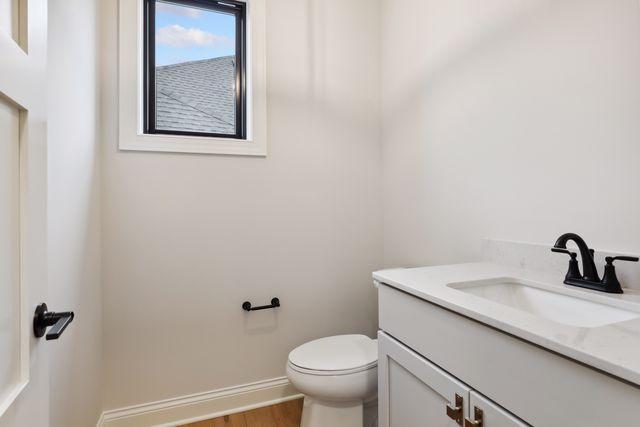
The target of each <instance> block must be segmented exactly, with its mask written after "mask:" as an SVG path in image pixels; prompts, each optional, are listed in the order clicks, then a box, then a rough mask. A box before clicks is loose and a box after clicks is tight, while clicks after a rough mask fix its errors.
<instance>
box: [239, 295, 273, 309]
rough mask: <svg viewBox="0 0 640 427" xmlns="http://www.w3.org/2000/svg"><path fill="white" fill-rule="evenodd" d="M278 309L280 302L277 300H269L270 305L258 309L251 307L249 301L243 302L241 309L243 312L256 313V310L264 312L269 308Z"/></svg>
mask: <svg viewBox="0 0 640 427" xmlns="http://www.w3.org/2000/svg"><path fill="white" fill-rule="evenodd" d="M276 307H280V300H279V299H278V298H273V299H271V304H270V305H261V306H258V307H251V303H250V302H249V301H245V302H243V303H242V309H243V310H244V311H257V310H266V309H269V308H276Z"/></svg>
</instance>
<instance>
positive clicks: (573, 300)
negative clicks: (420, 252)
mask: <svg viewBox="0 0 640 427" xmlns="http://www.w3.org/2000/svg"><path fill="white" fill-rule="evenodd" d="M448 286H449V287H450V288H454V289H457V290H459V291H461V292H465V293H467V294H471V295H475V296H477V297H480V298H484V299H487V300H490V301H493V302H496V303H498V304H502V305H506V306H509V307H511V308H514V309H517V310H521V311H524V312H527V313H530V314H533V315H536V316H539V317H543V318H546V319H548V320H552V321H554V322H558V323H563V324H565V325H569V326H577V327H581V328H595V327H598V326H605V325H610V324H612V323H618V322H624V321H627V320H631V319H635V318H638V317H640V312H636V311H632V310H627V309H624V308H620V307H614V306H613V305H609V304H604V303H602V302H599V301H594V300H588V299H586V298H589V297H592V295H591V294H589V293H584V294H585V295H584V296H582V295H581V296H580V297H578V296H575V295H574V292H575V291H574V292H567V293H559V292H555V291H551V290H547V289H542V287H541V285H539V284H533V283H530V282H525V281H521V280H518V279H511V278H501V279H490V280H482V281H476V282H463V283H453V284H450V285H448ZM578 292H580V291H578ZM594 299H596V298H594ZM614 301H615V300H614ZM612 302H613V301H612Z"/></svg>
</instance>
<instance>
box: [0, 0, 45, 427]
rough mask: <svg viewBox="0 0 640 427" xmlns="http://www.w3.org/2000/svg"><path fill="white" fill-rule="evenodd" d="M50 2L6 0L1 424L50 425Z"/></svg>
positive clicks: (0, 147) (0, 12) (1, 63)
mask: <svg viewBox="0 0 640 427" xmlns="http://www.w3.org/2000/svg"><path fill="white" fill-rule="evenodd" d="M46 35H47V9H46V1H45V0H0V427H5V426H6V427H9V426H11V427H22V426H25V427H26V426H38V427H40V426H48V425H49V400H48V395H49V373H48V370H47V356H46V352H45V350H46V349H45V346H44V341H39V340H38V339H37V338H35V337H34V334H33V328H32V319H33V313H34V310H35V308H36V306H37V305H38V304H39V303H41V302H42V301H44V300H45V297H46V283H45V280H46V238H45V236H46V201H47V192H46V178H47V175H46V117H45V115H46V109H45V108H46V105H45V99H44V94H45V67H46V41H47V40H46Z"/></svg>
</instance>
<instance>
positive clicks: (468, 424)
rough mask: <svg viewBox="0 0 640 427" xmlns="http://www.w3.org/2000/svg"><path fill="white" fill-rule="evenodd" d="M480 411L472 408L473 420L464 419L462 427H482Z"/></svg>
mask: <svg viewBox="0 0 640 427" xmlns="http://www.w3.org/2000/svg"><path fill="white" fill-rule="evenodd" d="M482 416H483V414H482V409H480V408H478V407H477V406H474V407H473V418H474V419H473V420H470V419H469V418H465V419H464V427H482V425H483V424H482Z"/></svg>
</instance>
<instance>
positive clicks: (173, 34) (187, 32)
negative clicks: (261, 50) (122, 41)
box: [156, 24, 233, 47]
mask: <svg viewBox="0 0 640 427" xmlns="http://www.w3.org/2000/svg"><path fill="white" fill-rule="evenodd" d="M156 42H158V43H159V44H162V45H166V46H171V47H193V46H211V47H231V46H233V40H232V39H230V38H229V37H225V36H219V35H216V34H213V33H209V32H207V31H202V30H201V29H199V28H184V27H182V26H180V25H177V24H174V25H169V26H167V27H162V28H159V29H158V31H157V32H156Z"/></svg>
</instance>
